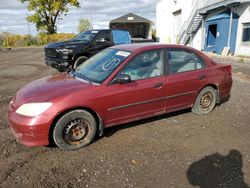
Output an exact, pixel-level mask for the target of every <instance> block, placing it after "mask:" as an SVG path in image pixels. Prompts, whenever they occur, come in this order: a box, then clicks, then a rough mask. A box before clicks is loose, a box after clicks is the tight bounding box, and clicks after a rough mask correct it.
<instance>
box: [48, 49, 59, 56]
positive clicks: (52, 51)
mask: <svg viewBox="0 0 250 188" xmlns="http://www.w3.org/2000/svg"><path fill="white" fill-rule="evenodd" d="M45 56H46V57H57V52H56V49H54V48H45Z"/></svg>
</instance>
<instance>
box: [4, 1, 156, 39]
mask: <svg viewBox="0 0 250 188" xmlns="http://www.w3.org/2000/svg"><path fill="white" fill-rule="evenodd" d="M158 1H159V0H79V2H80V6H81V7H80V8H70V10H69V12H68V13H67V15H66V16H64V17H63V20H59V21H58V24H57V26H58V32H65V33H77V26H78V22H79V19H81V18H84V19H89V20H92V23H93V27H94V29H101V28H108V27H109V21H110V20H112V19H115V18H118V17H120V16H123V15H125V14H127V13H130V12H132V13H134V14H137V15H139V16H142V17H145V18H147V19H149V20H151V21H153V22H155V15H156V14H155V9H156V8H155V6H156V2H158ZM30 14H32V13H31V12H29V11H28V10H27V4H22V3H20V2H19V1H18V0H0V33H1V32H11V33H17V34H28V33H31V34H33V35H35V34H36V33H37V31H36V28H35V25H34V24H32V23H28V22H27V20H26V17H27V15H30Z"/></svg>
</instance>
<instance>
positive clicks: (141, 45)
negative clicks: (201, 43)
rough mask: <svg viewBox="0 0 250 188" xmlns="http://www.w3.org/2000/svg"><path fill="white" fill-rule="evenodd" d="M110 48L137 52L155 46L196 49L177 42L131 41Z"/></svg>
mask: <svg viewBox="0 0 250 188" xmlns="http://www.w3.org/2000/svg"><path fill="white" fill-rule="evenodd" d="M111 48H115V49H119V50H124V51H130V52H137V51H142V50H150V49H156V48H182V49H189V50H192V51H196V50H195V49H193V48H191V47H188V46H185V45H178V44H162V43H152V42H151V43H132V44H121V45H116V46H112V47H111Z"/></svg>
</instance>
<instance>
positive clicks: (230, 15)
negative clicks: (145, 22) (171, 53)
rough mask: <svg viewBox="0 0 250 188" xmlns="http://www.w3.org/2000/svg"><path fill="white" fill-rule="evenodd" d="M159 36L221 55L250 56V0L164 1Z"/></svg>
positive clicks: (159, 5)
mask: <svg viewBox="0 0 250 188" xmlns="http://www.w3.org/2000/svg"><path fill="white" fill-rule="evenodd" d="M156 36H157V37H158V38H159V41H160V42H163V43H173V44H176V43H180V44H186V45H190V46H193V47H194V48H196V49H199V50H204V51H213V52H216V53H218V54H220V53H221V52H222V50H223V49H224V48H225V47H228V48H229V49H230V53H231V54H235V55H244V56H250V0H161V1H159V2H158V3H157V5H156Z"/></svg>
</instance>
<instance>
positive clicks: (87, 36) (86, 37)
mask: <svg viewBox="0 0 250 188" xmlns="http://www.w3.org/2000/svg"><path fill="white" fill-rule="evenodd" d="M97 33H98V31H94V30H92V31H85V32H82V33H79V34H78V35H76V36H75V37H74V38H73V40H83V41H91V40H92V39H93V38H94V37H95V36H96V34H97Z"/></svg>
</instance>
